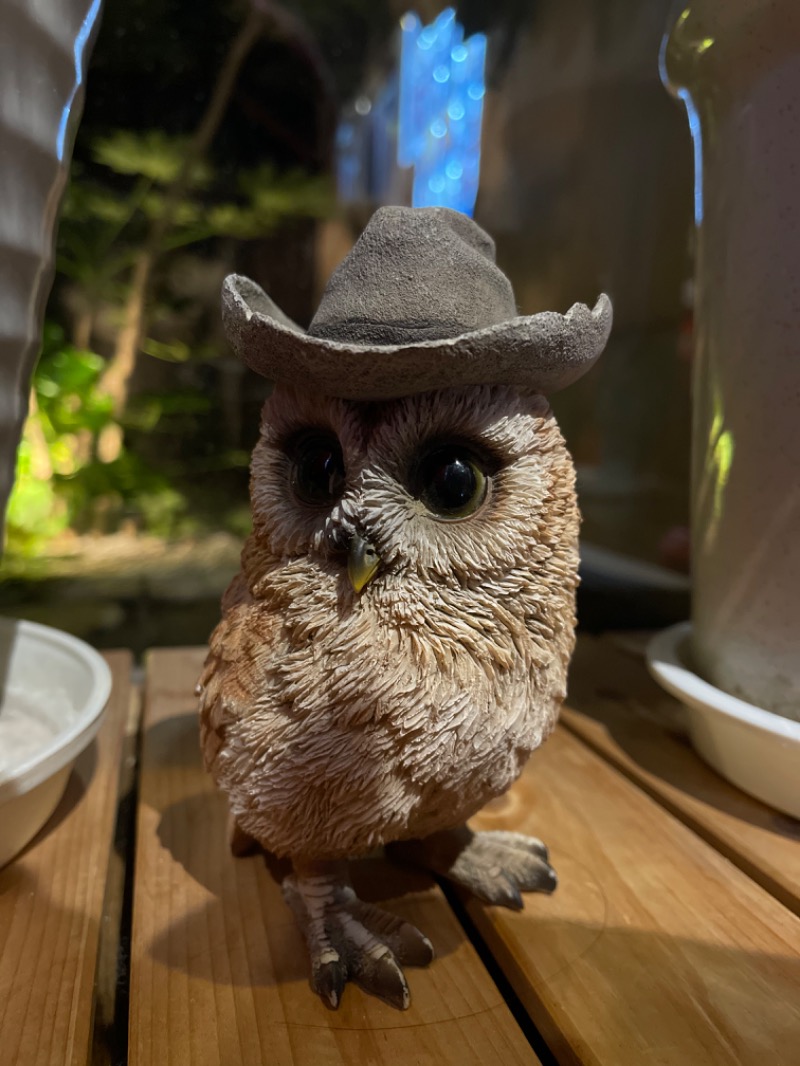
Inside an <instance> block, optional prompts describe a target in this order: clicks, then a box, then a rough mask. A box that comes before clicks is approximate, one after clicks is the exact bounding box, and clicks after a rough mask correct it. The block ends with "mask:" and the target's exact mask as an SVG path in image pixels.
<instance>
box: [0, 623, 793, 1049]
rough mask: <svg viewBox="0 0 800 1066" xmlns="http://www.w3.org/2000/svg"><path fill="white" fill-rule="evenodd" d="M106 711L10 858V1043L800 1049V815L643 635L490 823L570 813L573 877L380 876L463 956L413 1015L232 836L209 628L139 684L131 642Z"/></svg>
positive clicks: (3, 965)
mask: <svg viewBox="0 0 800 1066" xmlns="http://www.w3.org/2000/svg"><path fill="white" fill-rule="evenodd" d="M107 658H108V661H109V663H110V665H111V668H112V671H113V675H114V691H113V695H112V698H111V701H110V705H109V710H108V714H107V716H106V719H105V723H104V726H103V728H102V730H101V732H100V734H99V736H98V738H97V740H96V741H95V742H94V744H93V745H92V746H91V747H90V748H89V749H88V750H87V751H86V752H85V753H84V755H83V756H82V757H81V758H80V759H79V760H78V763H77V765H76V767H75V771H74V772H73V774H72V777H71V779H70V782H69V785H68V787H67V791H66V793H65V795H64V798H63V800H62V802H61V804H60V805H59V808H58V809H57V811H56V813H55V815H54V816H53V818H52V819H51V820H50V822H49V823H48V825H47V826H46V827H45V828H44V830H43V831H42V832H41V833H40V834H39V836H38V837H37V838H36V840H35V841H34V842H33V843H32V844H31V845H30V846H29V847H28V848H27V849H26V850H25V852H24V853H23V854H22V855H20V856H19V857H18V858H17V859H16V860H15V861H14V862H12V863H11V864H10V865H9V866H7V867H6V868H5V869H3V870H0V1062H2V1063H3V1064H5V1063H6V1062H7V1063H9V1064H11V1063H13V1064H19V1066H39V1064H47V1066H50V1064H53V1066H64V1064H72V1063H93V1064H101V1063H114V1064H117V1063H119V1064H122V1063H131V1064H138V1066H149V1064H154V1066H183V1064H187V1066H200V1064H202V1066H206V1064H208V1066H217V1064H219V1066H229V1064H239V1063H242V1064H249V1063H254V1064H256V1063H269V1064H275V1066H284V1064H285V1066H290V1064H291V1066H318V1064H325V1066H328V1064H331V1066H334V1064H343V1063H359V1064H361V1063H369V1064H381V1063H387V1064H388V1063H392V1064H396V1063H402V1064H406V1063H414V1064H431V1066H433V1064H441V1063H445V1064H447V1063H453V1064H456V1063H458V1064H459V1066H464V1064H472V1063H474V1064H476V1066H477V1064H481V1066H484V1064H490V1063H502V1064H506V1063H508V1064H514V1063H545V1064H548V1063H571V1064H572V1063H581V1064H593V1066H595V1064H596V1066H625V1064H628V1063H630V1064H636V1066H640V1064H647V1063H658V1064H659V1066H661V1064H669V1066H672V1064H675V1066H678V1064H680V1066H703V1064H705V1063H712V1064H717V1063H718V1064H720V1066H723V1064H725V1066H728V1064H746V1066H750V1064H752V1066H762V1064H763V1063H769V1064H770V1066H781V1064H786V1066H790V1064H791V1066H796V1064H797V1063H798V1062H800V823H798V822H796V821H794V820H792V819H790V818H787V817H784V816H782V815H780V814H777V813H776V812H774V811H771V810H770V809H769V808H767V807H765V806H763V805H762V804H760V803H758V802H757V801H756V800H753V799H750V798H749V797H747V796H746V795H744V794H743V793H742V792H740V791H738V790H737V789H735V788H734V787H733V786H731V785H728V784H727V783H726V782H725V781H723V780H722V779H721V778H720V777H718V776H717V775H716V774H715V773H714V772H713V771H712V770H710V769H709V768H708V767H706V766H705V764H704V763H702V762H701V761H700V760H699V759H698V758H697V756H696V755H695V754H694V753H693V751H692V750H691V748H690V747H689V745H688V743H687V742H686V740H685V739H684V738H683V737H682V736H681V734H680V732H679V730H678V728H677V723H678V716H677V714H676V709H677V705H676V703H675V702H674V701H673V700H672V699H671V698H670V697H669V696H667V695H666V694H665V693H663V692H662V691H661V690H660V689H658V688H657V687H656V685H655V684H654V683H653V682H652V681H651V680H650V679H649V678H648V676H647V673H646V670H645V667H644V662H643V656H642V640H641V638H638V637H635V636H625V635H621V634H617V635H606V636H603V637H599V638H597V637H582V638H581V639H580V640H579V644H578V650H577V653H576V655H575V659H574V662H573V668H572V673H571V678H570V695H569V700H568V707H567V708H565V710H564V713H563V715H562V719H561V724H560V726H559V728H558V729H557V730H556V733H555V734H554V735H553V737H551V738H550V740H548V742H547V743H546V744H545V745H544V747H543V748H542V749H541V751H539V752H537V753H536V754H535V755H534V757H533V758H532V759H531V761H530V763H529V765H528V767H527V769H526V770H525V772H524V773H523V775H522V777H521V778H520V780H519V781H518V782H517V784H516V785H515V786H514V788H513V789H512V790H511V791H510V792H509V793H508V794H507V795H506V796H504V797H501V798H500V799H499V800H496V801H495V802H494V803H492V804H490V805H489V807H487V808H486V809H485V810H484V811H482V812H481V813H480V815H479V816H478V817H477V818H476V819H475V820H474V825H475V827H476V828H492V829H515V830H520V831H522V832H532V833H534V834H536V835H538V836H541V837H543V838H544V839H545V840H546V841H547V843H548V844H549V845H550V848H551V856H552V861H553V864H554V866H555V867H556V869H557V870H558V873H559V878H560V883H559V888H558V890H557V892H556V893H555V894H554V895H553V896H548V897H545V896H536V895H530V896H528V897H527V898H526V901H525V909H524V910H523V911H522V912H520V913H513V912H510V911H506V910H503V909H500V908H495V907H489V906H484V905H482V904H480V903H477V902H476V901H475V900H473V899H471V898H468V897H466V896H464V895H461V894H459V893H457V892H455V891H453V890H449V889H448V890H445V891H443V890H442V887H441V886H440V885H438V884H437V883H436V882H435V881H432V880H428V879H426V878H425V877H423V876H421V875H419V874H413V873H411V872H407V871H405V870H403V869H402V868H400V867H397V866H392V865H390V864H389V863H387V862H385V861H383V860H379V859H369V860H363V861H361V862H359V863H358V864H356V868H355V879H356V885H357V888H358V890H359V892H360V894H362V895H363V896H365V897H367V898H369V899H372V900H378V901H381V904H382V905H383V906H386V907H387V908H388V909H391V910H393V911H396V912H398V913H402V914H403V915H404V916H406V917H407V918H408V919H409V920H410V921H413V922H414V923H415V924H417V925H419V926H420V927H421V928H422V929H423V930H424V931H425V932H426V933H427V934H428V935H429V936H430V937H431V939H432V940H433V942H434V946H435V949H436V953H437V954H436V959H435V960H434V962H433V964H432V965H431V966H430V967H429V968H428V969H423V970H417V969H415V970H410V971H409V972H408V976H409V981H410V987H411V994H412V1003H411V1007H410V1009H409V1010H408V1011H406V1012H398V1011H395V1010H393V1009H391V1008H390V1007H388V1006H386V1005H385V1004H383V1003H382V1002H380V1001H379V1000H377V999H374V998H372V997H370V996H367V995H365V994H363V993H362V992H361V991H360V990H359V989H358V988H356V987H352V986H348V988H347V990H346V993H345V995H344V997H343V1001H342V1005H341V1007H340V1009H339V1011H337V1012H332V1011H330V1010H328V1009H326V1008H325V1007H324V1006H323V1005H322V1003H321V1002H320V1001H319V1000H318V999H317V997H316V996H314V995H313V994H312V992H311V991H310V988H309V985H308V977H307V973H306V962H305V956H304V949H303V945H302V942H301V939H300V936H299V934H298V932H297V930H296V928H295V926H294V923H293V920H292V918H291V916H290V914H289V912H288V911H287V909H286V907H285V905H284V903H283V900H282V898H281V892H280V887H279V884H278V882H277V881H276V880H275V878H274V877H273V875H272V873H271V871H270V868H269V867H268V865H267V863H266V861H265V858H264V856H262V855H256V856H251V857H248V858H244V859H234V858H232V857H231V856H230V854H229V852H228V850H227V847H226V841H225V826H226V813H225V804H224V800H223V798H222V797H221V796H220V795H219V794H218V793H217V792H216V791H215V789H214V787H213V784H212V782H211V780H210V779H209V777H208V776H207V775H206V774H205V773H204V772H203V770H202V767H201V763H200V755H199V747H198V737H197V713H196V706H195V703H196V701H195V698H194V696H193V688H194V683H195V679H196V676H197V674H198V672H199V667H200V664H201V662H202V658H203V650H202V649H199V648H183V649H169V650H158V651H153V652H151V653H150V654H149V655H148V657H147V662H146V669H145V673H144V677H143V683H142V684H138V683H134V681H133V680H132V677H133V676H134V675H133V674H132V661H131V657H130V655H129V654H128V653H127V652H114V653H110V654H109V655H108V656H107Z"/></svg>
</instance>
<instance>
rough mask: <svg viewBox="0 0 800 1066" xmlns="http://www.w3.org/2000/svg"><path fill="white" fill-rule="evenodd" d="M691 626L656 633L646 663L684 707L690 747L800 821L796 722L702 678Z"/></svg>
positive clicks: (798, 730)
mask: <svg viewBox="0 0 800 1066" xmlns="http://www.w3.org/2000/svg"><path fill="white" fill-rule="evenodd" d="M691 640H692V626H691V623H690V622H681V623H680V624H679V625H676V626H671V627H670V628H669V629H665V630H664V631H663V632H661V633H658V634H657V635H656V636H655V637H653V639H652V640H651V642H650V644H649V645H648V648H647V664H648V666H649V667H650V672H651V673H652V675H653V677H654V678H655V679H656V681H658V683H659V684H660V685H661V686H662V687H663V688H665V689H666V690H667V692H670V693H671V694H672V695H673V696H677V698H678V699H679V700H681V702H682V703H683V704H684V705H685V707H686V710H687V714H686V719H687V726H688V731H689V735H690V736H691V739H692V743H693V744H694V746H695V748H696V749H697V751H698V752H699V753H700V755H702V757H703V758H704V759H705V760H706V762H708V763H710V764H711V765H712V766H713V767H714V769H715V770H717V771H719V773H721V774H722V775H723V777H727V778H728V780H729V781H731V782H732V783H733V784H734V785H738V787H739V788H741V789H743V790H744V791H745V792H749V793H750V795H751V796H755V797H756V798H757V799H760V800H762V801H763V802H764V803H768V804H769V805H770V806H771V807H777V809H778V810H780V811H783V812H784V813H785V814H790V815H792V817H794V818H800V722H795V721H792V720H791V719H789V718H783V717H781V716H780V715H777V714H772V712H770V711H764V710H762V709H761V708H760V707H754V706H753V705H752V704H750V703H746V702H745V701H744V700H740V699H737V698H736V696H731V695H729V694H728V693H727V692H723V691H722V690H721V689H718V688H715V687H714V685H711V684H709V683H708V682H707V681H704V680H703V678H702V677H700V676H699V675H698V674H697V673H695V670H694V668H693V665H692V654H691Z"/></svg>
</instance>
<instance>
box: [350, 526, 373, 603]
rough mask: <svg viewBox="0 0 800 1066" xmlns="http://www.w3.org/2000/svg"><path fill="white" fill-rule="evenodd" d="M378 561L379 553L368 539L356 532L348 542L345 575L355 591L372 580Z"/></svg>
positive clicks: (360, 589)
mask: <svg viewBox="0 0 800 1066" xmlns="http://www.w3.org/2000/svg"><path fill="white" fill-rule="evenodd" d="M380 562H381V557H380V555H378V553H377V552H376V551H375V549H374V548H373V547H372V545H371V544H370V543H369V541H368V540H364V538H363V537H360V536H359V535H358V533H356V534H355V535H354V536H353V539H352V540H351V542H350V554H349V555H348V558H347V576H348V577H349V578H350V584H351V585H352V586H353V588H354V589H355V590H356V592H361V591H362V589H364V588H366V586H367V585H368V584H369V583H370V581H372V579H373V577H375V575H376V574H377V572H378V567H379V566H380Z"/></svg>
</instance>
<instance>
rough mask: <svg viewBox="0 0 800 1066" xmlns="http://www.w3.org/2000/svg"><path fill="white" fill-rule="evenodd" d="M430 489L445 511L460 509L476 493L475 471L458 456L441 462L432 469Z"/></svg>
mask: <svg viewBox="0 0 800 1066" xmlns="http://www.w3.org/2000/svg"><path fill="white" fill-rule="evenodd" d="M431 474H432V477H431V480H430V484H429V487H428V491H429V493H430V495H431V497H432V500H433V501H435V502H436V503H438V504H439V507H440V508H441V509H442V510H443V511H460V510H461V509H462V508H463V507H466V506H467V504H468V503H469V502H470V500H471V499H472V497H473V496H474V495H475V488H476V479H475V471H474V470H473V468H472V467H471V466H470V464H469V463H468V462H467V461H466V460H465V459H462V458H459V457H458V456H452V457H450V458H448V459H446V460H445V461H443V462H440V463H438V464H437V465H436V467H435V468H434V469H433V470H432V471H431Z"/></svg>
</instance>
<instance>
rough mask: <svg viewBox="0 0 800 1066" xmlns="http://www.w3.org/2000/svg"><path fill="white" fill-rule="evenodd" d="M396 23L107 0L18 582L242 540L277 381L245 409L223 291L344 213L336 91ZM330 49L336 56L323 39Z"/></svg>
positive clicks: (15, 542)
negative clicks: (176, 544)
mask: <svg viewBox="0 0 800 1066" xmlns="http://www.w3.org/2000/svg"><path fill="white" fill-rule="evenodd" d="M376 16H377V17H376ZM332 19H333V20H334V21H335V23H336V32H335V33H333V32H332V29H331V21H332ZM385 19H386V12H385V10H384V9H383V7H382V6H381V5H378V6H377V8H376V7H374V6H373V5H371V4H370V3H368V2H366V0H349V2H347V3H343V4H340V5H338V8H337V11H336V13H335V15H333V14H332V12H331V10H330V5H328V4H327V3H322V2H318V3H311V2H309V3H299V4H298V3H293V4H291V5H285V6H284V5H282V4H277V3H269V2H260V3H255V4H245V3H220V2H215V0H199V2H197V3H195V4H193V5H191V6H187V5H186V4H183V3H180V2H167V3H164V2H162V0H132V2H131V0H107V3H106V5H105V12H104V17H103V24H102V29H101V33H100V37H99V40H98V43H97V46H96V49H95V53H94V59H93V62H92V65H91V68H90V72H89V78H88V96H87V104H86V108H85V113H84V117H83V121H82V124H81V126H80V129H79V132H78V137H77V142H76V146H75V153H74V163H73V167H72V172H71V181H70V185H69V187H68V190H67V192H66V195H65V198H64V202H63V208H62V216H61V222H60V227H59V233H58V245H57V277H56V282H55V286H54V290H53V296H52V299H51V301H50V305H49V308H48V321H47V324H46V328H45V335H44V344H43V350H42V355H41V359H40V362H39V365H38V368H37V370H36V374H35V378H34V382H33V388H32V391H31V403H30V416H29V418H28V421H27V424H26V426H25V431H24V438H23V441H22V445H21V447H20V449H19V455H18V467H17V482H16V487H15V490H14V493H13V497H12V500H11V503H10V509H9V516H8V533H7V547H6V556H5V561H4V569H5V571H6V573H9V572H11V573H15V574H20V573H25V572H30V573H32V574H42V573H44V572H46V570H47V560H48V556H50V557H52V558H57V557H58V556H59V553H60V552H63V551H69V550H73V551H74V544H75V538H76V537H80V536H85V535H97V534H109V533H113V532H117V531H120V530H122V531H125V532H127V533H129V534H135V533H145V534H148V533H149V534H154V535H157V536H159V537H162V538H163V537H166V538H176V537H182V536H187V535H189V536H191V535H196V534H199V533H202V532H204V531H211V530H219V529H220V528H223V529H225V528H229V529H231V530H232V531H234V532H236V533H237V534H241V533H242V531H243V529H244V528H245V527H246V523H247V518H246V503H247V499H246V470H247V464H248V459H249V450H250V447H251V445H252V438H253V436H254V432H255V425H256V420H255V417H254V409H255V408H257V406H258V405H259V404H260V400H261V399H263V394H264V390H265V385H264V383H261V382H259V383H258V384H257V385H256V386H255V393H256V396H255V399H256V401H257V402H256V403H253V404H251V405H250V406H251V410H249V411H244V412H243V407H242V402H241V401H242V393H243V392H246V391H247V384H246V382H244V381H243V380H242V379H243V377H244V374H245V372H244V371H243V370H242V368H240V367H239V366H238V365H235V366H232V365H231V364H232V358H231V356H230V353H229V352H228V351H227V348H226V346H225V344H224V341H223V340H222V337H221V332H220V328H219V324H218V322H217V321H216V319H217V318H218V311H217V308H218V299H217V293H218V291H219V283H220V281H221V279H222V277H223V276H224V274H225V273H227V272H228V270H230V269H234V268H236V267H237V265H239V264H242V263H245V264H246V263H247V261H248V258H249V257H251V256H253V255H256V256H258V255H259V253H261V255H262V256H263V255H264V254H265V253H266V254H267V255H269V254H271V253H273V252H274V251H275V250H277V249H278V248H279V247H280V240H281V235H282V233H285V232H286V231H287V229H288V230H290V231H291V235H292V239H293V240H294V241H295V242H296V240H297V226H298V225H299V226H300V227H302V226H303V225H304V224H306V225H308V224H313V222H314V220H318V219H321V218H324V217H326V216H329V215H330V214H331V212H332V211H333V208H334V199H333V194H332V188H331V184H330V179H329V162H330V160H329V155H330V143H329V142H330V139H331V136H332V130H333V122H334V120H335V114H336V106H337V105H336V100H337V99H338V97H339V95H340V94H341V93H342V92H345V93H346V92H347V91H349V90H350V88H351V87H352V85H353V84H354V83H355V80H356V79H357V77H358V76H359V74H360V70H361V56H362V54H363V50H364V48H365V47H366V43H367V39H368V38H369V36H370V34H371V33H372V32H374V31H375V30H376V29H378V28H379V27H380V26H381V25H382V24H383V23H385ZM343 30H344V32H343ZM334 39H335V41H336V42H338V43H337V44H336V45H335V46H334V47H333V49H332V51H331V54H330V55H328V56H326V57H323V56H322V54H321V52H319V51H318V48H317V44H316V41H317V40H321V41H326V40H327V41H329V42H330V41H332V40H334ZM292 227H294V229H292ZM265 244H266V248H265ZM276 268H277V270H278V271H279V272H280V270H281V265H280V264H276ZM289 274H290V275H291V274H292V269H291V264H290V265H289ZM293 281H295V282H296V281H297V279H296V278H292V277H291V276H290V277H289V278H288V280H287V282H286V284H289V285H291V284H292V282H293ZM305 287H306V288H308V287H309V283H308V281H307V280H306V283H305ZM301 288H302V285H301ZM295 303H297V301H295ZM299 310H300V316H299V317H302V316H303V312H304V311H305V308H300V309H299ZM237 498H238V499H239V500H240V501H241V502H240V505H238V506H237V505H236V504H232V501H233V500H236V499H237ZM70 545H73V547H72V549H71V548H70Z"/></svg>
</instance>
